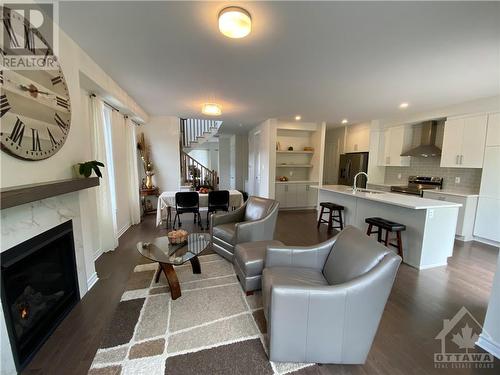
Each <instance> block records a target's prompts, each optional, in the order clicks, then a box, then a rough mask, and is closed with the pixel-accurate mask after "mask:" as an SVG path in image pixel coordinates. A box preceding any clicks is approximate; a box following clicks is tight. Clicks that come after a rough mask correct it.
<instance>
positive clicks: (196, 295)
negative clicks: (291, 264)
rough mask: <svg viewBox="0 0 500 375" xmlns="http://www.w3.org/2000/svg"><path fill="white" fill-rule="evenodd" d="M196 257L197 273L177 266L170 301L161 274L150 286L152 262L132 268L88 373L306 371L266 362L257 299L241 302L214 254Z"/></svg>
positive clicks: (230, 272) (227, 266)
mask: <svg viewBox="0 0 500 375" xmlns="http://www.w3.org/2000/svg"><path fill="white" fill-rule="evenodd" d="M199 258H200V263H201V271H202V272H201V274H193V273H192V270H191V265H190V264H189V263H187V264H186V265H182V266H179V267H176V272H177V276H178V278H179V282H180V285H181V291H182V296H181V297H180V298H178V299H176V300H175V301H173V300H171V298H170V293H169V289H168V284H167V281H166V279H165V276H164V275H163V274H162V275H161V277H160V281H159V282H158V283H155V282H154V274H155V270H156V267H157V265H156V263H148V264H141V265H138V266H136V267H135V269H134V272H132V273H131V276H130V278H129V280H128V283H127V286H126V291H125V292H124V293H123V295H122V297H121V301H120V303H119V305H118V307H117V309H116V311H115V313H114V316H113V317H112V319H111V322H110V325H109V326H108V327H107V329H106V331H105V333H104V336H103V339H102V343H101V345H100V348H99V349H98V351H97V353H96V355H95V357H94V360H93V362H92V365H91V368H90V370H89V374H91V375H118V374H124V375H125V374H126V375H129V374H134V375H136V374H147V375H156V374H158V375H160V374H161V375H163V374H173V375H175V374H193V375H194V374H196V375H199V374H231V375H233V374H287V373H297V374H298V373H300V372H302V371H303V370H306V367H310V366H311V364H297V363H273V362H270V361H269V360H268V357H267V354H266V353H267V348H266V322H265V319H264V313H263V310H262V300H261V294H260V292H257V293H255V294H254V295H252V296H246V295H245V293H244V292H243V291H242V289H241V286H240V284H239V283H238V280H237V278H236V275H235V272H234V269H233V265H232V264H231V263H229V262H228V261H226V260H225V259H223V258H221V257H220V256H219V255H217V254H210V255H204V256H200V257H199ZM302 369H303V370H302ZM301 370H302V371H301ZM307 370H311V369H310V368H308V369H307Z"/></svg>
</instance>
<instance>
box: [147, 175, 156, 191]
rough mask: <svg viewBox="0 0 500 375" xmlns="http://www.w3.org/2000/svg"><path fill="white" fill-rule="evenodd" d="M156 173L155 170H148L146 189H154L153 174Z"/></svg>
mask: <svg viewBox="0 0 500 375" xmlns="http://www.w3.org/2000/svg"><path fill="white" fill-rule="evenodd" d="M154 175H155V173H154V172H153V171H146V189H152V188H153V187H154V185H153V176H154Z"/></svg>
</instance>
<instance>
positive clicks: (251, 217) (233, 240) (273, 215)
mask: <svg viewBox="0 0 500 375" xmlns="http://www.w3.org/2000/svg"><path fill="white" fill-rule="evenodd" d="M278 207H279V203H278V201H275V200H272V199H266V198H260V197H249V198H248V199H247V201H246V202H245V204H244V205H243V206H241V207H240V208H238V209H236V210H234V211H231V212H229V213H221V214H214V215H212V217H211V219H210V232H211V233H212V246H213V249H214V250H215V252H216V253H218V254H219V255H221V256H223V257H224V258H226V259H228V260H230V261H231V262H232V261H233V256H234V247H235V245H236V244H238V243H242V242H253V241H264V240H272V239H273V237H274V228H275V226H276V219H277V217H278Z"/></svg>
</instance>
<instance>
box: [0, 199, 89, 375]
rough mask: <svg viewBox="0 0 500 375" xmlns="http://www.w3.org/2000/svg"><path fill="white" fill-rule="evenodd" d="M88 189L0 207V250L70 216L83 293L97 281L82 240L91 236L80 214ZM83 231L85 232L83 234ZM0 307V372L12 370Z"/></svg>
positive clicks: (9, 372) (9, 348) (10, 354)
mask: <svg viewBox="0 0 500 375" xmlns="http://www.w3.org/2000/svg"><path fill="white" fill-rule="evenodd" d="M90 190H91V189H90ZM90 190H82V191H77V192H73V193H68V194H63V195H59V196H56V197H51V198H47V199H43V200H40V201H35V202H31V203H27V204H23V205H21V206H16V207H11V208H7V209H3V210H2V211H1V228H2V236H1V244H0V246H1V248H0V251H1V252H3V251H5V250H8V249H10V248H11V247H13V246H15V245H17V244H19V243H22V242H24V241H26V240H28V239H30V238H32V237H34V236H36V235H38V234H40V233H43V232H45V231H47V230H49V229H51V228H53V227H55V226H57V225H59V224H61V223H64V222H66V221H68V220H72V222H73V237H74V241H75V255H76V268H77V274H78V285H79V290H80V296H81V297H83V296H84V295H85V294H86V293H87V291H88V290H89V289H90V288H91V287H92V286H93V285H94V284H95V283H96V282H97V274H96V272H95V267H94V257H93V256H94V252H93V251H92V248H91V246H93V245H92V244H91V243H86V244H85V241H87V242H89V238H90V239H91V238H92V236H89V235H88V234H89V233H88V230H89V229H87V228H85V226H86V224H85V223H82V217H84V214H83V213H82V210H85V204H84V203H85V202H86V201H87V200H86V198H87V197H86V194H90V193H91V192H90ZM85 232H87V234H86V235H85V234H84V233H85ZM86 249H87V250H86ZM0 311H1V313H0V344H1V363H2V364H1V368H0V373H1V374H2V375H3V374H15V373H16V371H15V366H14V362H13V357H12V350H11V347H10V343H9V336H8V333H7V328H6V325H5V318H4V314H3V308H2V306H1V304H0Z"/></svg>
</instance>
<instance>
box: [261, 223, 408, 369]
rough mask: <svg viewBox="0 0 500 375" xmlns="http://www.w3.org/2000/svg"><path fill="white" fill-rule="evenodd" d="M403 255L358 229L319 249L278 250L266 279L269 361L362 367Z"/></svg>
mask: <svg viewBox="0 0 500 375" xmlns="http://www.w3.org/2000/svg"><path fill="white" fill-rule="evenodd" d="M400 263H401V258H400V257H399V256H398V255H396V254H395V253H394V252H392V251H391V250H389V249H387V248H386V247H384V246H382V245H381V244H379V243H378V242H376V241H374V240H372V239H371V238H369V237H368V236H366V235H365V234H364V233H363V232H361V231H360V230H358V229H356V228H354V227H351V226H349V227H346V228H345V229H344V230H343V231H342V232H340V233H339V234H338V235H337V236H336V237H334V238H332V239H330V240H328V241H326V242H323V243H321V244H319V245H315V246H311V247H286V246H279V247H270V248H268V249H267V255H266V263H265V267H266V268H264V272H263V276H262V298H263V304H264V314H265V316H266V319H267V327H268V335H269V357H270V359H271V360H272V361H276V362H309V363H311V362H314V363H345V364H362V363H364V362H365V360H366V357H367V355H368V352H369V351H370V348H371V345H372V342H373V338H374V336H375V333H376V332H377V328H378V325H379V322H380V319H381V317H382V313H383V311H384V307H385V304H386V302H387V298H388V296H389V293H390V292H391V289H392V285H393V283H394V279H395V277H396V273H397V270H398V268H399V264H400Z"/></svg>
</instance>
